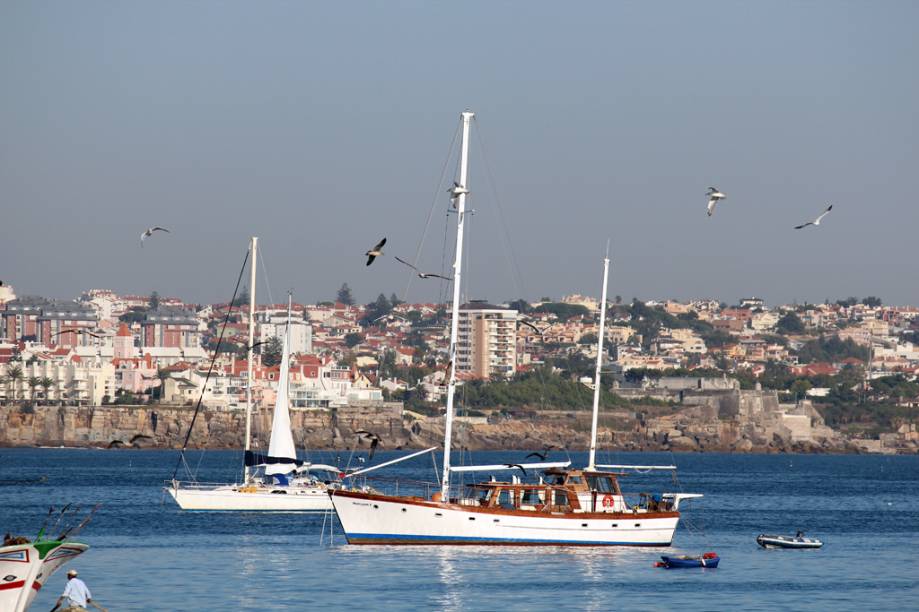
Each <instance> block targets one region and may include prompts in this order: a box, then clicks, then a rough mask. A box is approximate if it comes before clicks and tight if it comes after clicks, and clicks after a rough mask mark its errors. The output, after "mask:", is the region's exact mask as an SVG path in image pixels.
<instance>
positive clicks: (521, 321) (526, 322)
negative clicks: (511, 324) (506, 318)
mask: <svg viewBox="0 0 919 612" xmlns="http://www.w3.org/2000/svg"><path fill="white" fill-rule="evenodd" d="M518 322H520V323H523V324H524V325H526V326H527V327H530V328H532V329H533V331H535V332H536V333H537V334H539V335H540V336H541V335H542V334H543V332H544V331H546V330H545V329H539V328H538V327H536V326H535V325H533V324H532V323H530V322H529V321H527V320H526V319H518Z"/></svg>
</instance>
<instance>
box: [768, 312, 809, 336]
mask: <svg viewBox="0 0 919 612" xmlns="http://www.w3.org/2000/svg"><path fill="white" fill-rule="evenodd" d="M775 329H776V330H777V331H778V332H779V333H780V334H801V333H804V323H803V322H802V321H801V318H800V317H798V315H797V314H795V313H793V312H787V313H785V315H783V316H782V318H781V319H779V321H778V323H776V324H775Z"/></svg>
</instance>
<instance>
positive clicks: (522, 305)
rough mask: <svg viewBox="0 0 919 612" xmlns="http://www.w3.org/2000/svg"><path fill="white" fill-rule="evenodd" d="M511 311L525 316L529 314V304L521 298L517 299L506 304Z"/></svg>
mask: <svg viewBox="0 0 919 612" xmlns="http://www.w3.org/2000/svg"><path fill="white" fill-rule="evenodd" d="M508 307H510V308H511V309H512V310H516V311H517V312H519V313H520V314H526V313H528V312H530V303H529V302H527V301H526V300H525V299H523V298H519V299H516V300H514V301H513V302H511V303H510V304H508Z"/></svg>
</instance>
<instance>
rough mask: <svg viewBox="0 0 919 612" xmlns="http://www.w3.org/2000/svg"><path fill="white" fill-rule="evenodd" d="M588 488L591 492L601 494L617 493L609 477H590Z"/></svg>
mask: <svg viewBox="0 0 919 612" xmlns="http://www.w3.org/2000/svg"><path fill="white" fill-rule="evenodd" d="M587 486H589V487H590V490H591V491H597V492H599V493H615V492H616V489H615V487H614V486H613V482H612V480H610V478H609V477H608V476H588V477H587Z"/></svg>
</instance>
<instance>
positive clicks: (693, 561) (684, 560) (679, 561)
mask: <svg viewBox="0 0 919 612" xmlns="http://www.w3.org/2000/svg"><path fill="white" fill-rule="evenodd" d="M661 559H663V561H658V562H657V563H655V564H654V567H663V568H664V569H681V568H684V567H718V562H719V561H721V557H719V556H718V555H717V554H716V553H713V552H707V553H705V554H704V555H699V556H696V557H692V556H690V555H681V556H678V557H670V556H666V555H661Z"/></svg>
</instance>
